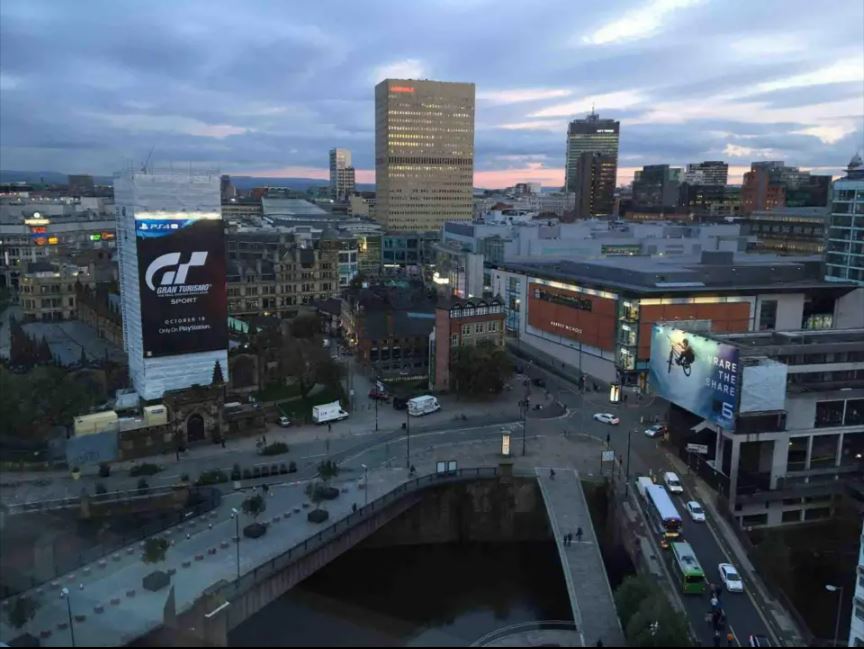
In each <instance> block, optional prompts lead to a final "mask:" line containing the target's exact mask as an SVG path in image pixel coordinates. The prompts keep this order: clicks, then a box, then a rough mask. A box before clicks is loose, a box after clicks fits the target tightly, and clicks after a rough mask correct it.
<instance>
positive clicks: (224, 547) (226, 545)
mask: <svg viewBox="0 0 864 649" xmlns="http://www.w3.org/2000/svg"><path fill="white" fill-rule="evenodd" d="M228 545H229V544H228V541H221V542H220V543H219V547H220V548H222V549H223V550H224V549H226V548H227V547H228Z"/></svg>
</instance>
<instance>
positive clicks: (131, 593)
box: [126, 590, 135, 597]
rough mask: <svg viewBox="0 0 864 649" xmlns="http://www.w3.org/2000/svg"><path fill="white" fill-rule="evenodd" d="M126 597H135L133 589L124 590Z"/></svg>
mask: <svg viewBox="0 0 864 649" xmlns="http://www.w3.org/2000/svg"><path fill="white" fill-rule="evenodd" d="M126 597H135V591H134V590H127V591H126Z"/></svg>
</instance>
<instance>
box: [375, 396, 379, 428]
mask: <svg viewBox="0 0 864 649" xmlns="http://www.w3.org/2000/svg"><path fill="white" fill-rule="evenodd" d="M375 432H376V433H377V432H378V399H375Z"/></svg>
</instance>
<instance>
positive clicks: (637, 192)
mask: <svg viewBox="0 0 864 649" xmlns="http://www.w3.org/2000/svg"><path fill="white" fill-rule="evenodd" d="M680 172H681V170H680V169H677V168H674V167H670V166H669V165H645V166H644V167H642V170H641V172H640V171H637V172H636V175H635V177H634V178H633V205H634V206H636V207H638V208H646V207H654V208H656V207H659V208H662V207H675V206H676V205H677V204H678V188H679V186H680V184H681V183H680V182H679V179H680V176H681V173H680Z"/></svg>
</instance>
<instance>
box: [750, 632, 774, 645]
mask: <svg viewBox="0 0 864 649" xmlns="http://www.w3.org/2000/svg"><path fill="white" fill-rule="evenodd" d="M747 641H748V644H749V645H750V646H751V647H770V646H771V640H770V639H769V638H768V636H767V635H762V634H761V633H753V634H751V635H750V637H749V638H747Z"/></svg>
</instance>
